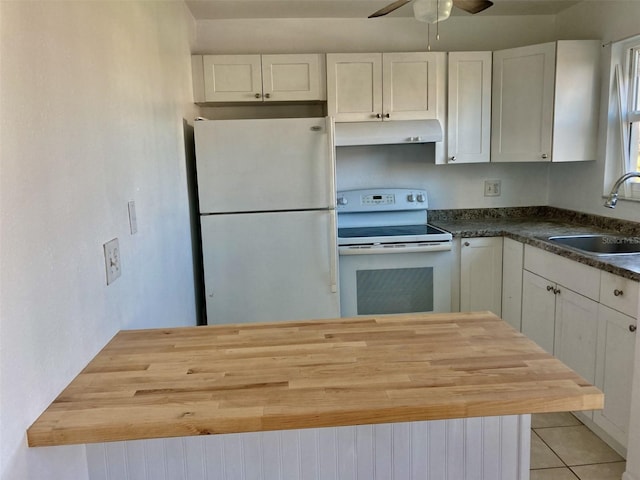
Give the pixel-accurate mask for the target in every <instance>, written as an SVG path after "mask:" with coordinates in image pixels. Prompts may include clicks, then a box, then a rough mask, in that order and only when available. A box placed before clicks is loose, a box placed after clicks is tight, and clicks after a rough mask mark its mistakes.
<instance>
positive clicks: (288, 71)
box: [192, 54, 326, 103]
mask: <svg viewBox="0 0 640 480" xmlns="http://www.w3.org/2000/svg"><path fill="white" fill-rule="evenodd" d="M192 65H193V80H194V99H195V101H196V103H204V102H282V101H289V102H290V101H322V100H325V99H326V88H325V63H324V56H323V55H320V54H291V55H288V54H287V55H193V57H192Z"/></svg>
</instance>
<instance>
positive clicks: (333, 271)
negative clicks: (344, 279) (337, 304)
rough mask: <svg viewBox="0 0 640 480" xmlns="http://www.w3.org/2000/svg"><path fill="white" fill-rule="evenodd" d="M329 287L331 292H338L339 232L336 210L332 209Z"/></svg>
mask: <svg viewBox="0 0 640 480" xmlns="http://www.w3.org/2000/svg"><path fill="white" fill-rule="evenodd" d="M329 221H330V222H331V228H329V252H330V253H329V288H330V290H331V293H337V292H338V236H337V235H338V232H337V230H336V229H337V226H336V211H335V210H331V215H330V217H329Z"/></svg>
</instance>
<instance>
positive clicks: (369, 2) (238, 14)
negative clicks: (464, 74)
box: [186, 0, 581, 21]
mask: <svg viewBox="0 0 640 480" xmlns="http://www.w3.org/2000/svg"><path fill="white" fill-rule="evenodd" d="M391 1H392V0H186V4H187V6H188V7H189V9H190V10H191V13H192V14H193V16H194V17H195V19H196V20H206V19H211V20H213V19H239V18H366V17H367V16H368V15H369V14H371V13H373V12H374V11H376V10H378V9H379V8H382V7H384V6H385V5H387V4H388V3H391ZM580 1H581V0H493V3H494V5H493V6H492V7H491V8H489V9H487V10H485V11H484V12H481V13H479V14H477V15H482V16H490V15H554V14H556V13H558V12H561V11H562V10H565V9H566V8H569V7H571V6H573V5H575V4H576V3H579V2H580ZM452 15H469V14H468V13H466V12H462V11H461V10H458V9H456V8H454V9H453V12H452ZM412 16H413V9H412V8H411V5H410V4H407V5H405V6H403V7H400V8H399V9H397V10H396V11H394V12H392V13H390V14H389V15H388V16H387V17H412ZM382 18H384V17H382ZM372 21H380V19H375V20H372Z"/></svg>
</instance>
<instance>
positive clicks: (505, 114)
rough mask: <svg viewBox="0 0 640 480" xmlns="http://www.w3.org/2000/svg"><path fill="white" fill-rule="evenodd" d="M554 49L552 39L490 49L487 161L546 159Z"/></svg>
mask: <svg viewBox="0 0 640 480" xmlns="http://www.w3.org/2000/svg"><path fill="white" fill-rule="evenodd" d="M555 52H556V44H555V43H545V44H541V45H532V46H527V47H520V48H513V49H509V50H501V51H498V52H494V55H493V95H492V99H493V109H492V133H491V136H492V143H491V151H492V153H491V160H492V161H494V162H535V161H543V160H546V161H551V141H552V129H553V97H554V84H555Z"/></svg>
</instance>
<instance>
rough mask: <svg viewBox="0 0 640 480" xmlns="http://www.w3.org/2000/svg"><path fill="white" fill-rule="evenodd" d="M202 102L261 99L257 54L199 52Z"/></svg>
mask: <svg viewBox="0 0 640 480" xmlns="http://www.w3.org/2000/svg"><path fill="white" fill-rule="evenodd" d="M202 62H203V69H204V96H205V101H206V102H247V101H256V100H261V99H262V68H261V62H260V55H203V57H202Z"/></svg>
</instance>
